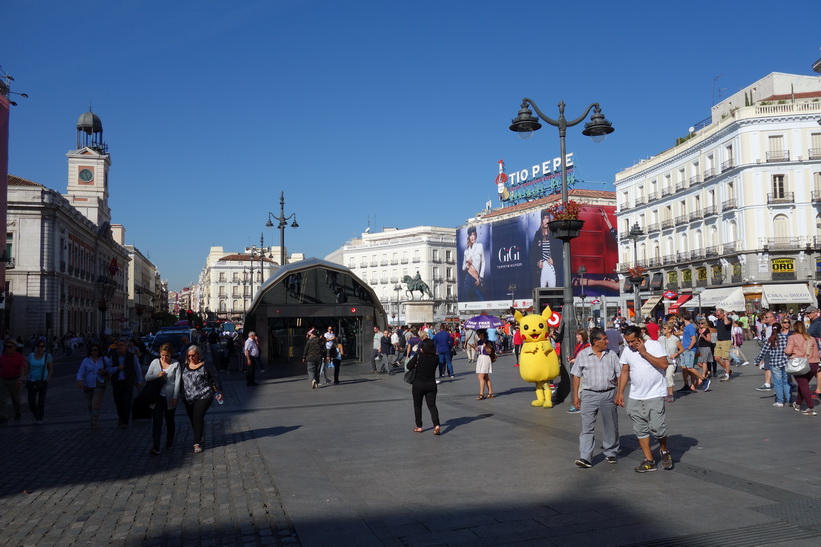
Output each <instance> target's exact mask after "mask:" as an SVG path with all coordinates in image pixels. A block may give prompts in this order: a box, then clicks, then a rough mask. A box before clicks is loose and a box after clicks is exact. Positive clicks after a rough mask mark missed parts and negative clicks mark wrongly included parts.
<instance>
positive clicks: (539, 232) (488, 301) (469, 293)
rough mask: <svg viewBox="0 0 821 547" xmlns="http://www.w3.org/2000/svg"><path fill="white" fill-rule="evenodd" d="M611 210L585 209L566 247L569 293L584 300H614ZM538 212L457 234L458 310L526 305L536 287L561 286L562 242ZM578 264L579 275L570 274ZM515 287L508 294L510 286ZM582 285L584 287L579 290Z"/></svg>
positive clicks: (615, 282)
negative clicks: (582, 269)
mask: <svg viewBox="0 0 821 547" xmlns="http://www.w3.org/2000/svg"><path fill="white" fill-rule="evenodd" d="M615 209H616V208H615V207H614V206H600V205H587V206H585V208H584V209H583V210H582V213H581V215H580V216H579V218H580V219H581V220H584V228H583V229H582V231H581V234H580V235H579V237H578V238H576V239H574V240H573V241H572V242H571V243H570V248H571V250H570V254H571V260H572V263H571V265H570V266H571V267H570V269H571V271H572V272H574V273H573V278H572V279H570V280H568V281H569V282H570V283H571V284H572V285H573V293H574V295H576V296H581V295H582V291H584V296H585V297H586V298H595V297H597V296H607V297H616V296H618V295H619V283H618V276H617V275H616V274H615V268H616V262H617V261H618V241H617V234H616V230H615V229H614V228H613V226H614V225H615V222H616V221H615V214H614V213H615ZM550 220H551V219H550V217H549V216H547V215H546V214H545V213H544V211H543V210H534V211H530V212H526V213H523V214H521V215H519V216H516V217H513V218H507V219H504V220H499V221H497V222H492V223H487V224H478V225H475V226H465V227H462V228H460V229H459V230H458V231H457V237H456V247H457V259H458V261H459V266H460V267H459V269H458V274H457V281H458V283H459V310H460V311H466V312H467V311H476V310H488V309H506V308H508V307H510V303H511V300H515V301H516V304H517V306H520V305H526V306H528V305H531V304H532V298H531V295H532V292H533V289H534V288H536V287H563V286H564V283H565V279H564V278H563V277H564V276H563V265H562V241H561V240H559V239H556V238H555V237H553V234H552V233H551V232H550V229H549V227H548V226H547V224H548V222H549V221H550ZM582 264H583V265H584V267H585V269H586V270H587V272H586V273H585V274H584V276H583V277H582V276H578V275H576V272H577V271H578V269H579V266H581V265H582ZM514 285H515V287H516V289H515V291H514V294H513V295H512V294H511V292H512V291H511V288H512V286H514ZM582 285H583V286H584V287H583V288H582Z"/></svg>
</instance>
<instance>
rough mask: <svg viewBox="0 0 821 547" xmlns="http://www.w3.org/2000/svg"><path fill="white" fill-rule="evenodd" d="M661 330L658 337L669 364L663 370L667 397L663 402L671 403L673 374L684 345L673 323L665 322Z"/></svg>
mask: <svg viewBox="0 0 821 547" xmlns="http://www.w3.org/2000/svg"><path fill="white" fill-rule="evenodd" d="M661 332H662V334H663V335H664V336H663V337H662V338H660V339H659V342H662V343H663V344H664V347H665V349H666V350H667V363H668V364H669V366H668V367H667V369H666V371H665V378H666V380H667V397H665V399H664V400H665V402H668V403H672V402H673V401H675V400H676V397H675V395H674V394H673V387H674V386H675V382H674V381H673V375H674V374H675V373H676V365H677V364H678V358H679V357H680V356H681V354H682V353H684V346H682V345H681V338H679V337H678V336H676V327H675V325H674V324H673V323H665V324H664V326H663V327H662V329H661Z"/></svg>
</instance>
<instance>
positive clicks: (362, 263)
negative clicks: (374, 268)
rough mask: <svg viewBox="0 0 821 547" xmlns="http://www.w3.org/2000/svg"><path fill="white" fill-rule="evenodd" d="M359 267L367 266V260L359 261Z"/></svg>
mask: <svg viewBox="0 0 821 547" xmlns="http://www.w3.org/2000/svg"><path fill="white" fill-rule="evenodd" d="M359 267H360V268H367V267H368V261H367V260H363V261H362V262H360V263H359Z"/></svg>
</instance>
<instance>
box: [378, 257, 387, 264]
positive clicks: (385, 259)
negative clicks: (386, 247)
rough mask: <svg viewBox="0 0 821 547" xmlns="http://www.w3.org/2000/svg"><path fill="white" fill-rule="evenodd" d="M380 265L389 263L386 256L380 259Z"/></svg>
mask: <svg viewBox="0 0 821 547" xmlns="http://www.w3.org/2000/svg"><path fill="white" fill-rule="evenodd" d="M379 265H380V266H387V265H388V259H387V258H384V259H382V260H380V261H379Z"/></svg>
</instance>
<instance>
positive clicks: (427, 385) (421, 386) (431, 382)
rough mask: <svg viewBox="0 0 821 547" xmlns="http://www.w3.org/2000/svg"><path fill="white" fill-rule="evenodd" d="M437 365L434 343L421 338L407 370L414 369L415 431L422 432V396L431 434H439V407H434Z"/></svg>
mask: <svg viewBox="0 0 821 547" xmlns="http://www.w3.org/2000/svg"><path fill="white" fill-rule="evenodd" d="M438 367H439V356H438V355H437V353H436V344H435V343H434V342H433V340H431V339H430V338H427V339H425V340H422V344H421V348H420V350H419V351H418V352H417V353H416V354H414V356H413V357H412V358H411V360H410V361H408V371H411V370H414V369H416V376H415V377H414V379H413V389H412V393H413V414H414V418H415V419H416V428H415V429H414V431H415V432H416V433H422V398H423V397H424V399H425V402H426V403H427V404H428V410H429V411H430V419H431V420H432V421H433V434H434V435H439V433H440V431H441V429H440V427H439V409H437V408H436V394H437V392H438V391H439V388H438V387H436V370H437V368H438Z"/></svg>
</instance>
